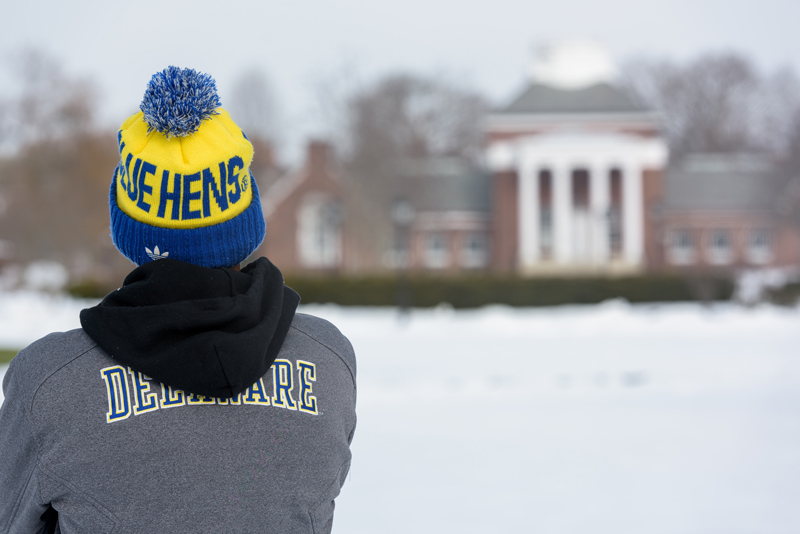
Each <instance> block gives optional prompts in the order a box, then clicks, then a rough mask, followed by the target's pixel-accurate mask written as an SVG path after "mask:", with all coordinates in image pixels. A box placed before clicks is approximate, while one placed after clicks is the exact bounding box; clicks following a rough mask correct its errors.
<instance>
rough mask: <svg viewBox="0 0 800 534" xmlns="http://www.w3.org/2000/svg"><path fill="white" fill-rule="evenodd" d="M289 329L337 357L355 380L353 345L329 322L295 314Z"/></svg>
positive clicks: (311, 316)
mask: <svg viewBox="0 0 800 534" xmlns="http://www.w3.org/2000/svg"><path fill="white" fill-rule="evenodd" d="M291 329H292V330H295V331H297V332H300V333H301V334H303V335H305V336H307V337H309V338H311V339H313V340H314V341H316V342H317V343H319V344H320V345H322V346H324V347H326V348H327V349H329V350H330V351H332V352H333V353H335V354H336V355H337V356H339V358H340V359H341V360H342V361H343V362H344V363H345V365H347V367H348V368H349V369H350V372H351V373H352V374H353V378H355V375H356V355H355V351H353V345H351V344H350V340H348V339H347V338H346V337H345V336H344V334H342V333H341V332H340V331H339V329H338V328H336V327H335V326H334V325H333V324H332V323H331V322H330V321H326V320H325V319H322V318H320V317H315V316H313V315H307V314H305V313H297V314H295V316H294V320H293V321H292V326H291Z"/></svg>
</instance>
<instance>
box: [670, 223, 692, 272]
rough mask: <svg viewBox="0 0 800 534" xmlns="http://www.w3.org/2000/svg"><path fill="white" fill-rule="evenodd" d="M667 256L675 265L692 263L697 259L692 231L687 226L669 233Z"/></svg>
mask: <svg viewBox="0 0 800 534" xmlns="http://www.w3.org/2000/svg"><path fill="white" fill-rule="evenodd" d="M667 256H668V259H669V262H670V263H672V264H674V265H691V264H692V263H694V262H695V261H696V259H697V258H696V252H695V248H694V240H693V239H692V231H691V230H688V229H686V228H681V229H676V230H671V231H670V232H669V234H668V235H667Z"/></svg>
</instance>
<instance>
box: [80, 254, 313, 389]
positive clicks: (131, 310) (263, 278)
mask: <svg viewBox="0 0 800 534" xmlns="http://www.w3.org/2000/svg"><path fill="white" fill-rule="evenodd" d="M299 303H300V297H299V296H298V295H297V293H295V292H294V291H292V290H291V289H289V288H288V287H286V286H284V285H283V276H282V275H281V272H280V271H279V270H278V268H277V267H275V266H274V265H273V264H272V263H270V261H269V260H267V259H266V258H259V259H258V260H256V261H255V262H253V263H251V264H249V265H248V266H246V267H245V268H243V269H242V271H241V272H239V271H234V270H233V269H227V268H223V269H209V268H207V267H199V266H197V265H192V264H189V263H184V262H181V261H177V260H171V259H168V258H167V259H161V260H156V261H152V262H149V263H145V264H144V265H142V266H140V267H138V268H136V269H135V270H134V271H132V272H131V273H130V274H129V275H128V276H127V277H126V278H125V282H124V284H123V286H122V287H121V288H120V289H118V290H116V291H114V292H113V293H110V294H108V295H107V296H106V297H105V298H104V299H103V301H102V302H101V303H100V304H98V305H97V306H95V307H93V308H88V309H85V310H83V311H81V325H82V326H83V329H84V330H85V331H86V333H87V334H89V336H90V337H91V338H92V339H94V340H95V341H96V342H97V344H98V345H100V347H101V348H102V349H103V350H104V351H106V352H107V353H108V354H109V356H111V357H112V358H114V359H115V360H117V361H118V362H119V363H120V364H122V365H126V366H130V367H131V368H132V369H134V370H136V371H141V372H142V373H144V374H145V375H147V376H149V377H150V378H152V379H153V380H155V381H158V382H162V383H164V384H166V385H168V386H171V387H172V388H174V389H181V390H183V391H185V392H187V393H196V394H199V395H205V396H208V397H219V398H228V397H233V396H236V395H238V394H239V393H241V392H242V391H244V390H245V389H247V388H248V387H250V386H251V385H252V384H253V383H254V382H255V381H256V380H258V378H259V377H261V376H263V375H264V374H265V373H266V372H267V370H268V369H269V368H270V366H271V365H272V363H273V362H274V361H275V357H276V356H277V355H278V351H279V350H280V348H281V345H282V344H283V341H284V339H285V338H286V333H287V332H288V330H289V326H290V325H291V324H292V319H293V318H294V314H295V310H296V309H297V305H298V304H299Z"/></svg>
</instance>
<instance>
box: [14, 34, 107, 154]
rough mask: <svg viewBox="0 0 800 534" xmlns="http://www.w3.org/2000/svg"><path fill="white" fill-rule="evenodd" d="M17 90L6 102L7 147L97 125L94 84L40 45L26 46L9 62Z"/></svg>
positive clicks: (63, 135)
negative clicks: (70, 70)
mask: <svg viewBox="0 0 800 534" xmlns="http://www.w3.org/2000/svg"><path fill="white" fill-rule="evenodd" d="M6 67H7V71H8V73H7V76H8V78H7V79H9V80H11V81H12V84H11V85H14V86H16V87H14V89H15V94H14V95H12V96H10V97H8V98H6V99H5V101H4V102H3V106H2V107H3V108H4V109H3V111H4V113H3V115H2V125H1V126H0V131H2V132H3V137H2V138H0V141H2V142H3V143H4V145H5V146H4V148H5V150H6V151H9V150H11V151H13V150H14V149H15V148H19V147H22V146H24V145H26V144H28V143H35V142H39V141H42V140H45V139H63V138H68V137H71V136H74V135H75V134H80V133H85V132H88V131H89V130H90V129H91V128H92V127H93V126H94V113H93V111H94V110H93V107H92V106H93V104H95V103H96V101H97V94H96V92H95V90H94V86H93V85H92V84H91V83H90V82H89V81H88V80H86V79H82V78H77V77H73V76H68V75H67V74H66V73H65V72H64V70H63V68H62V67H61V65H60V63H59V62H58V61H57V60H56V59H55V58H53V57H52V56H49V55H48V54H46V53H44V52H42V51H40V50H37V49H26V50H23V51H21V52H20V53H19V54H18V55H17V56H15V57H14V58H12V61H11V62H10V64H8V65H6Z"/></svg>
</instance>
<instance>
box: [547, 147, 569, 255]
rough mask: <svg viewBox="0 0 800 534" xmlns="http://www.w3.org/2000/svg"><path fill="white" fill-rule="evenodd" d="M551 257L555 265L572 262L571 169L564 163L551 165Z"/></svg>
mask: <svg viewBox="0 0 800 534" xmlns="http://www.w3.org/2000/svg"><path fill="white" fill-rule="evenodd" d="M551 175H552V188H553V208H552V209H553V253H554V254H553V255H554V257H555V260H556V262H557V263H562V264H563V263H571V261H572V256H573V254H572V218H573V213H572V212H573V206H572V168H571V167H570V166H569V165H568V164H567V163H565V162H562V163H558V164H555V165H553V167H552V170H551Z"/></svg>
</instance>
